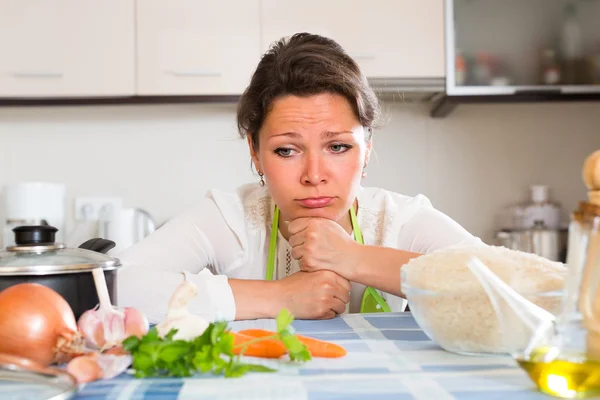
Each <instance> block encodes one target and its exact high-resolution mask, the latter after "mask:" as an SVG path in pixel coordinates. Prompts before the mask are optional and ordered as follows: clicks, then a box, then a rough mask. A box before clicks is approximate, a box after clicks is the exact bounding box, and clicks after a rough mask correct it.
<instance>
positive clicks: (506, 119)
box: [0, 101, 600, 241]
mask: <svg viewBox="0 0 600 400" xmlns="http://www.w3.org/2000/svg"><path fill="white" fill-rule="evenodd" d="M384 110H385V116H386V119H385V120H384V121H383V123H384V126H383V127H382V128H381V129H380V130H379V131H377V133H376V136H375V150H376V154H375V157H373V159H372V162H371V164H370V165H369V168H368V177H367V179H365V185H376V186H382V187H385V188H387V189H389V190H393V191H397V192H400V193H404V194H407V195H415V194H417V193H423V194H425V195H427V196H428V197H429V198H430V199H431V201H432V202H433V204H434V206H436V207H437V208H438V209H440V210H442V211H443V212H445V213H447V214H448V215H450V216H451V217H452V218H454V219H455V220H457V221H458V222H459V223H461V224H462V225H463V226H464V227H466V228H467V229H468V230H470V231H471V232H473V233H474V234H476V235H478V236H480V237H482V238H483V239H484V240H486V241H490V240H491V238H492V235H493V230H494V229H495V228H496V226H495V215H496V213H497V212H498V210H500V209H501V208H502V207H505V206H507V205H509V204H512V203H514V202H518V201H522V200H525V199H527V196H528V186H529V185H530V184H532V183H539V184H547V185H549V186H550V187H551V195H552V196H553V198H554V199H556V200H557V201H559V202H560V203H561V204H562V205H564V207H565V208H566V210H567V211H570V210H571V209H573V208H574V207H575V206H576V203H577V201H579V200H581V199H584V198H585V196H586V190H585V187H584V185H583V183H582V180H581V166H582V162H583V160H584V158H585V157H586V156H587V155H588V154H589V153H591V152H592V151H593V150H596V149H600V128H599V127H600V112H599V111H600V106H598V104H597V103H596V104H594V103H589V104H565V103H556V104H520V105H515V104H510V105H468V106H467V105H464V106H460V107H458V108H457V110H456V111H455V112H454V113H453V114H451V115H450V116H449V117H447V118H445V119H431V118H430V117H429V115H428V112H429V106H428V105H422V104H405V103H402V102H400V101H398V102H393V101H388V102H386V103H384ZM236 135H237V133H236V129H235V105H233V104H195V105H148V106H139V105H135V106H134V105H127V106H94V107H48V108H41V107H40V108H37V107H36V108H0V187H1V186H3V185H4V184H7V183H12V182H19V181H25V180H50V181H58V182H64V183H66V184H67V185H68V195H69V213H70V214H71V216H70V218H71V221H70V227H73V223H72V218H73V216H72V214H73V209H72V207H73V206H72V203H71V201H72V199H73V198H74V197H75V196H122V197H123V200H124V205H125V206H139V207H142V208H144V209H147V210H148V211H149V212H151V213H152V214H153V215H154V216H155V217H156V219H157V220H158V222H159V223H163V222H165V221H166V220H167V219H168V218H170V217H172V216H174V215H176V214H178V213H179V212H181V211H183V210H185V209H187V208H189V207H191V206H193V205H194V204H195V203H196V202H198V201H199V200H200V199H201V198H202V197H203V196H204V194H205V192H206V190H207V189H209V188H211V187H217V188H221V189H232V188H234V187H235V186H237V185H239V184H242V183H244V182H249V181H253V180H256V179H257V177H256V176H255V175H253V174H252V172H251V170H250V160H249V155H248V150H247V146H246V144H245V142H244V141H242V140H241V139H239V138H238V137H237V136H236ZM0 209H1V208H0ZM0 216H1V215H0Z"/></svg>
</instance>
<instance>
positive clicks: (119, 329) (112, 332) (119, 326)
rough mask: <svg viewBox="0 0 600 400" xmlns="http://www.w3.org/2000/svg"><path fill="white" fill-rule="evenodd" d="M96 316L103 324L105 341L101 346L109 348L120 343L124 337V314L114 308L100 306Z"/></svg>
mask: <svg viewBox="0 0 600 400" xmlns="http://www.w3.org/2000/svg"><path fill="white" fill-rule="evenodd" d="M98 317H99V318H100V319H101V320H102V325H103V326H104V337H105V338H106V343H105V345H104V346H103V348H110V347H113V346H116V345H118V344H120V343H121V342H122V341H123V340H124V339H125V314H124V313H123V312H121V311H119V310H116V309H114V308H113V309H106V310H103V309H102V308H100V309H99V310H98Z"/></svg>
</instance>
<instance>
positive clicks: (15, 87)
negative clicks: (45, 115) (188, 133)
mask: <svg viewBox="0 0 600 400" xmlns="http://www.w3.org/2000/svg"><path fill="white" fill-rule="evenodd" d="M134 6H135V3H134V0H102V1H95V0H45V1H36V0H0V10H1V11H0V97H18V98H23V97H32V98H33V97H41V98H44V97H97V96H115V95H132V94H134V91H135V50H134V49H135V43H134V41H135V38H134V31H135V29H134V27H135V25H134V24H135V19H134Z"/></svg>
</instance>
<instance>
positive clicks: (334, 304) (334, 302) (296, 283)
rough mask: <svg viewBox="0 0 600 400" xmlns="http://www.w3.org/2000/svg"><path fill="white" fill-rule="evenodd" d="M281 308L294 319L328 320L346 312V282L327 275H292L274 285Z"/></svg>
mask: <svg viewBox="0 0 600 400" xmlns="http://www.w3.org/2000/svg"><path fill="white" fill-rule="evenodd" d="M277 285H278V290H279V297H280V299H281V301H282V303H283V306H284V307H285V308H287V309H288V310H290V311H291V313H292V314H293V315H294V316H295V317H296V318H297V319H330V318H333V317H335V316H336V315H337V314H342V313H343V312H344V311H346V304H348V302H349V301H350V290H351V288H352V286H351V285H350V282H349V281H348V280H346V279H344V278H342V277H341V276H339V275H337V274H336V273H334V272H331V271H316V272H302V271H299V272H296V273H295V274H292V275H290V276H288V277H287V278H284V279H281V280H279V281H277Z"/></svg>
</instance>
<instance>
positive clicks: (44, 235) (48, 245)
mask: <svg viewBox="0 0 600 400" xmlns="http://www.w3.org/2000/svg"><path fill="white" fill-rule="evenodd" d="M57 231H58V229H56V228H54V227H52V226H48V225H34V226H19V227H16V228H14V229H13V232H14V233H15V245H14V246H9V247H7V248H6V250H3V251H0V276H6V275H49V274H50V275H51V274H64V273H75V272H86V271H91V270H92V269H94V268H102V269H104V270H111V269H115V268H117V267H118V266H120V262H119V260H118V259H116V258H114V257H111V256H108V255H106V254H104V253H105V252H107V251H108V250H110V249H112V248H113V247H114V246H115V243H114V242H112V241H110V240H105V239H92V240H89V241H87V242H85V243H84V244H82V245H81V246H79V247H78V248H67V247H65V245H63V244H61V243H55V241H54V239H55V235H56V232H57Z"/></svg>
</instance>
